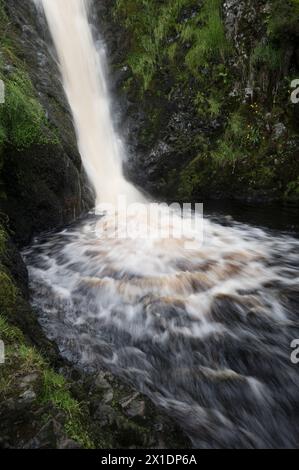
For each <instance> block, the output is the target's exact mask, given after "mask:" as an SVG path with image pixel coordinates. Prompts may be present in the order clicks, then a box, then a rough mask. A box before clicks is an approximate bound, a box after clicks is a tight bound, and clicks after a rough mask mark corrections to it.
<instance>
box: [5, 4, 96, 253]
mask: <svg viewBox="0 0 299 470" xmlns="http://www.w3.org/2000/svg"><path fill="white" fill-rule="evenodd" d="M1 9H2V11H1V30H2V34H1V78H2V80H3V81H4V83H5V85H6V103H5V104H4V105H2V108H1V110H0V112H1V118H2V119H1V128H2V132H1V133H0V134H1V138H0V144H1V150H0V152H1V161H2V165H1V166H2V171H1V187H2V195H1V196H2V197H1V210H2V211H3V212H5V213H6V214H7V215H8V216H9V219H10V226H11V228H12V230H13V231H14V233H15V239H16V240H17V241H18V242H19V243H21V244H24V243H27V242H29V241H30V239H31V237H32V236H33V235H35V234H37V233H39V232H41V231H44V230H48V229H51V228H54V227H58V226H61V225H63V224H66V223H68V222H70V221H73V220H74V219H75V218H76V217H78V216H79V215H80V214H81V213H82V212H83V211H85V210H87V209H89V208H90V207H91V206H92V203H93V195H92V191H91V190H90V188H89V186H88V183H87V179H86V177H85V174H84V170H83V168H82V164H81V159H80V155H79V153H78V150H77V146H76V138H75V132H74V128H73V124H72V120H71V116H70V112H69V109H68V105H67V103H66V99H65V96H64V92H63V89H62V85H61V82H60V75H59V71H58V68H57V65H56V62H55V56H54V52H53V55H52V54H51V53H50V52H49V50H48V43H49V38H48V37H47V28H46V25H45V24H44V23H43V21H44V20H43V19H42V17H39V15H38V14H37V11H36V8H35V6H34V3H33V2H32V1H31V0H26V1H23V0H12V1H10V0H6V1H5V2H2V5H1Z"/></svg>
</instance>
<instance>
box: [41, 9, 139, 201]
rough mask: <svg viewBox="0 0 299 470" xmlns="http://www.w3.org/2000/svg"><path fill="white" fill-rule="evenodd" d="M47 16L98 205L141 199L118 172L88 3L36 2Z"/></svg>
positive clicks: (118, 147) (102, 63)
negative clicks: (122, 198) (123, 199)
mask: <svg viewBox="0 0 299 470" xmlns="http://www.w3.org/2000/svg"><path fill="white" fill-rule="evenodd" d="M36 1H37V3H38V4H40V5H41V6H42V8H43V10H44V12H45V15H46V19H47V22H48V25H49V29H50V32H51V35H52V38H53V41H54V45H55V48H56V51H57V56H58V60H59V64H60V70H61V75H62V80H63V86H64V90H65V93H66V95H67V98H68V101H69V105H70V107H71V110H72V114H73V119H74V124H75V128H76V131H77V138H78V146H79V150H80V154H81V157H82V161H83V164H84V167H85V169H86V171H87V174H88V176H89V179H90V181H91V182H92V184H93V186H94V188H95V191H96V196H97V203H112V204H116V202H117V197H118V196H119V195H123V196H126V198H127V201H128V203H130V202H135V201H138V200H140V199H141V195H140V194H139V193H138V191H137V190H136V189H135V188H134V187H133V186H132V185H131V184H130V183H128V182H126V181H125V179H124V177H123V173H122V161H123V154H124V148H123V145H122V142H121V140H120V139H119V137H118V135H117V134H116V132H115V130H114V127H113V123H112V119H111V114H110V103H109V94H108V90H107V85H106V80H105V74H106V60H105V50H104V48H103V46H102V47H101V48H100V49H99V50H97V48H96V46H95V43H94V40H93V37H92V33H91V28H90V26H89V23H88V13H89V12H88V9H89V5H90V1H89V0H36Z"/></svg>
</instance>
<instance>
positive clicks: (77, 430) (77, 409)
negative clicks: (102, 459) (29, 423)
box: [41, 369, 94, 448]
mask: <svg viewBox="0 0 299 470" xmlns="http://www.w3.org/2000/svg"><path fill="white" fill-rule="evenodd" d="M41 401H42V402H44V403H48V402H50V403H52V404H53V405H54V406H55V407H57V408H59V409H60V410H62V411H63V412H64V413H65V414H66V416H67V420H66V423H65V430H66V432H67V434H68V436H69V437H70V438H71V439H74V440H76V441H77V442H79V443H80V444H81V445H82V446H83V447H84V448H92V447H94V444H93V442H92V440H91V438H90V436H89V433H88V431H87V429H86V426H85V425H84V414H83V413H82V409H81V406H80V404H79V403H78V401H77V400H75V399H74V398H73V397H72V396H71V394H70V392H69V390H68V385H67V383H66V380H65V379H64V377H62V376H61V375H59V374H57V373H55V372H54V371H53V370H51V369H45V370H44V371H43V386H42V394H41Z"/></svg>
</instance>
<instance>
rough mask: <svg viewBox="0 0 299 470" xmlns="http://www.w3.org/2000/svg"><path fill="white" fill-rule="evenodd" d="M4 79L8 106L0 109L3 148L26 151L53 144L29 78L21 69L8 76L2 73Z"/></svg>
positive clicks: (0, 140) (0, 137) (2, 106)
mask: <svg viewBox="0 0 299 470" xmlns="http://www.w3.org/2000/svg"><path fill="white" fill-rule="evenodd" d="M0 78H2V80H3V81H4V82H5V103H4V104H3V105H0V118H1V123H2V124H1V127H2V129H1V132H0V145H2V146H3V145H4V144H5V143H9V144H11V145H13V146H14V147H15V148H17V149H23V148H26V147H29V146H30V145H32V144H34V143H38V144H42V143H47V142H51V140H52V136H51V135H50V134H49V131H47V120H46V116H45V113H44V110H43V108H42V107H41V105H40V104H39V102H38V101H37V99H36V98H35V96H34V90H33V86H32V83H31V81H30V79H29V77H28V74H27V73H26V72H25V71H24V70H20V69H17V70H15V71H14V72H13V73H11V74H9V75H8V76H4V75H3V74H1V73H0ZM47 134H48V135H47Z"/></svg>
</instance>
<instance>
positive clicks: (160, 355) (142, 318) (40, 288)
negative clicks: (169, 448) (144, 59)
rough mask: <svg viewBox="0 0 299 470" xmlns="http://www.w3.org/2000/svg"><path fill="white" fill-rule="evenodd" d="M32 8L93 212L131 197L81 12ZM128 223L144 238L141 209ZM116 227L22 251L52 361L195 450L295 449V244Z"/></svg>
mask: <svg viewBox="0 0 299 470" xmlns="http://www.w3.org/2000/svg"><path fill="white" fill-rule="evenodd" d="M39 1H40V2H41V3H42V6H43V8H44V11H45V14H46V17H47V20H48V23H49V27H50V30H51V32H52V36H53V40H54V43H55V45H56V49H57V55H58V58H59V62H60V67H61V74H62V77H63V83H64V87H65V91H66V94H67V97H68V100H69V103H70V106H71V108H72V111H73V116H74V122H75V125H76V129H77V135H78V145H79V148H80V151H81V155H82V160H83V163H84V165H85V167H86V169H87V171H88V174H89V176H90V179H91V180H92V182H93V184H94V186H95V188H96V191H97V198H98V202H99V201H105V202H106V201H108V202H110V201H113V202H114V201H115V199H116V198H117V196H118V195H119V194H124V195H126V196H127V197H128V198H129V199H130V200H139V198H140V196H139V193H138V192H137V191H136V190H135V189H134V188H133V187H132V186H131V185H130V184H128V183H126V182H125V181H124V178H123V176H122V170H121V161H122V157H121V154H122V147H121V144H120V142H119V139H118V137H117V135H116V134H115V131H114V129H113V125H112V121H111V115H110V110H109V99H108V94H107V87H106V84H105V73H104V65H103V64H104V60H103V52H102V51H97V50H96V48H95V46H94V43H93V39H92V35H91V32H90V28H89V25H88V10H87V7H86V2H85V1H83V0H39ZM131 218H133V223H137V224H139V225H141V226H142V227H143V219H142V216H141V215H140V214H139V213H138V211H137V212H135V213H132V214H131ZM180 222H181V219H180V217H179V216H177V217H175V218H173V219H172V222H171V223H172V225H174V226H176V224H179V223H180ZM168 223H169V221H168V219H167V218H165V219H163V220H162V226H163V227H164V228H165V226H167V224H168ZM113 230H114V228H113V224H112V222H111V218H110V216H109V214H108V215H107V214H105V213H104V214H103V213H101V214H95V213H91V214H90V215H89V216H88V217H87V218H86V219H85V220H83V221H79V222H78V223H76V224H74V225H73V226H72V227H70V228H68V229H66V230H64V231H62V232H61V233H58V234H55V235H50V236H45V237H41V238H40V239H37V240H35V242H34V243H33V245H32V246H31V247H30V248H28V249H27V250H26V251H25V252H24V257H25V260H26V262H27V265H28V268H29V274H30V283H31V289H32V294H33V303H34V306H35V307H36V308H37V311H38V312H39V318H40V322H41V324H42V326H43V327H44V329H45V331H46V333H47V334H48V336H49V337H50V338H52V339H53V340H55V341H56V342H57V344H58V346H59V348H60V351H61V353H62V354H63V355H64V356H65V357H67V358H68V359H69V360H71V361H73V362H74V363H75V364H77V365H78V366H79V367H83V368H85V369H88V370H97V369H98V368H101V367H103V365H104V366H106V367H107V368H109V369H110V370H112V371H113V372H114V373H116V374H118V375H119V376H121V377H123V378H124V379H125V380H127V381H128V382H130V383H131V384H133V385H134V386H135V387H137V388H138V389H139V390H141V391H142V392H143V393H145V394H147V395H148V396H149V397H150V398H151V399H152V400H153V401H154V402H155V403H156V404H157V405H158V406H160V407H162V408H163V409H164V410H165V411H166V412H167V413H169V414H171V416H172V417H173V418H174V419H175V420H176V421H177V422H178V423H179V425H180V426H181V427H182V429H184V431H185V432H186V433H187V434H188V435H189V436H190V438H191V440H192V443H193V445H194V446H196V447H201V448H203V447H254V448H258V447H274V446H276V447H277V446H278V447H296V446H298V442H299V419H298V413H299V393H298V390H299V373H298V366H296V365H295V364H293V363H292V361H291V353H292V349H291V342H292V341H293V340H294V339H295V338H299V326H298V307H299V288H298V281H299V276H298V273H299V261H298V252H299V242H298V240H297V239H296V238H293V237H291V236H288V235H285V234H279V233H270V232H268V231H267V230H262V229H259V228H255V227H252V226H249V225H244V224H237V223H235V222H231V223H230V224H225V225H222V224H221V223H218V222H217V221H215V220H211V219H209V218H206V219H205V220H204V243H201V242H200V240H199V239H198V238H197V236H196V234H194V233H193V234H192V233H191V234H189V235H194V237H193V238H194V240H195V243H194V244H192V247H191V248H190V247H189V248H188V249H187V248H186V243H185V242H186V239H185V238H184V237H182V238H178V239H174V238H171V237H170V238H165V237H162V236H161V237H157V238H155V239H153V238H147V239H146V238H144V237H140V238H135V239H132V238H117V237H113V236H112V237H111V236H110V235H111V233H112V234H113ZM187 238H188V237H187ZM191 238H192V236H191Z"/></svg>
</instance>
